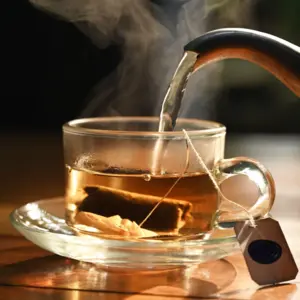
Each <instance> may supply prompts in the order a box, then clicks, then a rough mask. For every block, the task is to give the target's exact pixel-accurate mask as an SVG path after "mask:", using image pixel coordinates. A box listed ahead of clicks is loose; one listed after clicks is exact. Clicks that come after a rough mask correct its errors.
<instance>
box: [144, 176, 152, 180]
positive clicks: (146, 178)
mask: <svg viewBox="0 0 300 300" xmlns="http://www.w3.org/2000/svg"><path fill="white" fill-rule="evenodd" d="M151 178H152V177H151V175H150V174H145V175H144V180H145V181H150V180H151Z"/></svg>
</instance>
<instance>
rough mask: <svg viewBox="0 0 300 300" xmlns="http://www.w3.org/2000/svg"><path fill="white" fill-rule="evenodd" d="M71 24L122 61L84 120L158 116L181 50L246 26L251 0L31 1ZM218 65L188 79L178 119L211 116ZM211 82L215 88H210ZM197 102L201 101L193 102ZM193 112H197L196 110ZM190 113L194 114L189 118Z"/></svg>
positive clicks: (90, 102) (93, 94)
mask: <svg viewBox="0 0 300 300" xmlns="http://www.w3.org/2000/svg"><path fill="white" fill-rule="evenodd" d="M31 2H32V3H33V4H34V5H36V6H37V7H39V8H40V9H43V10H45V11H47V12H51V13H52V14H55V15H56V16H58V17H60V18H63V19H65V20H67V21H69V22H73V23H74V24H75V25H76V26H77V27H78V28H79V29H80V30H81V31H82V32H84V33H85V34H86V35H87V36H89V37H90V38H91V39H92V41H93V42H94V43H95V44H96V45H97V46H98V47H99V48H106V47H108V46H110V45H118V46H119V47H120V49H121V50H122V61H121V63H120V64H119V65H118V67H117V68H116V70H115V71H114V72H112V73H111V74H110V75H109V76H108V77H107V78H106V79H104V80H102V81H101V82H100V83H99V84H98V85H97V86H96V87H95V88H94V89H93V90H92V91H91V93H90V95H89V96H88V99H87V100H88V102H87V103H88V105H87V107H86V108H85V109H84V111H83V113H82V116H84V117H91V116H101V115H102V116H103V115H105V116H109V115H154V114H155V115H158V112H159V107H160V105H161V103H162V100H163V97H164V93H165V92H166V90H167V86H168V84H169V81H170V79H171V77H172V75H173V73H174V71H175V68H176V66H177V64H178V62H179V61H180V58H181V56H182V54H183V46H184V45H185V44H186V43H187V42H188V41H190V40H191V39H193V38H196V37H197V36H199V35H201V34H203V33H204V32H205V31H207V30H210V29H213V28H217V27H222V26H227V25H230V26H232V25H235V26H239V25H245V24H244V23H241V21H242V20H243V21H245V20H246V18H245V16H244V15H243V14H242V12H247V16H248V8H249V3H250V1H249V0H248V1H245V0H244V1H241V0H31ZM219 67H220V64H218V65H211V66H208V67H207V68H205V69H204V71H201V72H199V73H198V74H197V75H195V76H194V77H193V78H191V80H190V82H189V84H188V89H187V92H186V95H185V98H186V99H185V100H184V105H183V110H182V112H181V116H198V117H199V116H200V117H208V116H209V103H211V102H210V101H208V100H209V99H210V98H211V97H212V96H213V92H214V91H215V88H216V87H217V83H218V81H219V72H218V70H219ZM212 82H213V84H212ZM199 98H201V101H199V100H197V101H196V99H199ZM195 108H196V109H195ZM192 112H197V114H196V115H195V114H193V113H192Z"/></svg>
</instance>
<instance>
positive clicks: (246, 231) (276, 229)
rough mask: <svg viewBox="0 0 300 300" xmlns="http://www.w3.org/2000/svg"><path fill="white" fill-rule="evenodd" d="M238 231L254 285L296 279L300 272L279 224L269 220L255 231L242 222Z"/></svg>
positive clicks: (239, 223)
mask: <svg viewBox="0 0 300 300" xmlns="http://www.w3.org/2000/svg"><path fill="white" fill-rule="evenodd" d="M234 230H235V233H236V236H237V240H238V242H239V243H240V246H241V248H242V251H243V255H244V258H245V261H246V264H247V267H248V270H249V273H250V276H251V278H252V280H253V281H255V282H256V283H257V284H259V285H268V284H276V283H279V282H284V281H288V280H292V279H295V278H296V276H297V273H298V268H297V265H296V263H295V260H294V258H293V255H292V253H291V251H290V249H289V246H288V244H287V241H286V239H285V236H284V234H283V232H282V229H281V227H280V224H279V222H278V221H276V220H274V219H272V218H270V217H267V218H265V219H260V220H257V221H256V226H255V227H254V226H252V225H251V223H250V222H249V221H239V222H237V223H236V224H235V227H234Z"/></svg>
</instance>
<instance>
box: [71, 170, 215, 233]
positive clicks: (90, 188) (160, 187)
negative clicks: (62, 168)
mask: <svg viewBox="0 0 300 300" xmlns="http://www.w3.org/2000/svg"><path fill="white" fill-rule="evenodd" d="M179 176H180V174H165V175H159V176H152V175H150V174H149V173H148V172H145V171H140V170H129V169H127V170H122V169H118V168H109V169H105V170H100V171H97V172H95V171H91V170H86V169H74V168H73V169H72V168H69V167H68V168H67V182H68V183H67V190H66V200H67V222H68V223H69V224H70V225H71V226H73V227H75V228H76V229H79V230H83V231H89V232H92V233H97V234H99V235H103V236H107V235H111V236H116V235H118V236H135V237H151V236H153V237H154V236H167V235H170V236H172V235H173V236H177V237H178V235H180V236H182V235H189V234H198V233H201V232H208V231H209V230H211V229H212V226H213V225H212V222H213V220H214V215H215V213H216V211H217V209H218V196H217V193H216V190H215V188H214V186H213V184H212V182H211V180H210V179H209V177H208V175H207V174H204V173H199V172H198V173H192V174H184V175H183V176H182V175H181V176H182V177H181V178H180V179H179V180H178V177H179ZM175 183H176V184H175ZM172 187H173V188H172ZM171 188H172V189H171ZM170 189H171V190H170ZM168 192H169V193H168ZM164 196H166V197H165V198H164Z"/></svg>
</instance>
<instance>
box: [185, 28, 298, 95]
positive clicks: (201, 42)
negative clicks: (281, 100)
mask: <svg viewBox="0 0 300 300" xmlns="http://www.w3.org/2000/svg"><path fill="white" fill-rule="evenodd" d="M184 50H185V51H186V52H189V51H190V52H196V53H197V54H198V56H197V61H196V63H195V65H194V70H193V71H197V70H198V69H199V68H200V67H202V66H203V65H205V64H208V63H211V62H213V61H218V60H223V59H227V58H239V59H243V60H247V61H250V62H253V63H255V64H257V65H259V66H261V67H263V68H264V69H266V70H267V71H269V72H270V73H272V74H273V75H274V76H276V77H277V78H278V79H279V80H280V81H281V82H282V83H284V84H285V85H286V86H287V87H288V88H289V89H290V90H291V91H293V92H294V93H295V94H296V95H297V96H298V97H300V47H298V46H296V45H294V44H292V43H289V42H287V41H285V40H283V39H281V38H278V37H276V36H273V35H270V34H267V33H264V32H260V31H256V30H251V29H244V28H225V29H217V30H213V31H210V32H208V33H206V34H204V35H202V36H200V37H198V38H196V39H194V40H193V41H191V42H189V43H188V44H187V45H186V46H185V47H184Z"/></svg>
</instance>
